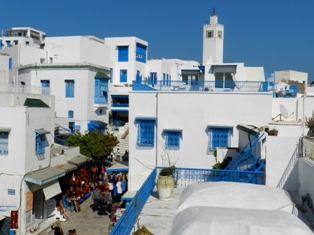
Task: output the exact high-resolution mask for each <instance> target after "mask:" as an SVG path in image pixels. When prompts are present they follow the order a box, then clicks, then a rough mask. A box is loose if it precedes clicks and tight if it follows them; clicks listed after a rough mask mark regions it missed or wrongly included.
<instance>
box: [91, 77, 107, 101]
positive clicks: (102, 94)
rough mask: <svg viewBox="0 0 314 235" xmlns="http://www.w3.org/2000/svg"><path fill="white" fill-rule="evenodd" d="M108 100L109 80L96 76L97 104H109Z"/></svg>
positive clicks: (95, 99) (95, 98)
mask: <svg viewBox="0 0 314 235" xmlns="http://www.w3.org/2000/svg"><path fill="white" fill-rule="evenodd" d="M107 100H108V80H107V79H103V78H95V95H94V103H95V104H107Z"/></svg>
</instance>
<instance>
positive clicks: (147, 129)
mask: <svg viewBox="0 0 314 235" xmlns="http://www.w3.org/2000/svg"><path fill="white" fill-rule="evenodd" d="M136 121H137V124H138V128H137V145H138V146H141V147H154V142H155V122H156V120H155V119H145V118H143V119H141V118H138V119H137V120H136Z"/></svg>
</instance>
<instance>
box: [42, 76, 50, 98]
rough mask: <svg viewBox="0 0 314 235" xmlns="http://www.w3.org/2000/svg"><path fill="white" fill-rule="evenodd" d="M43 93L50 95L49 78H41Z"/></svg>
mask: <svg viewBox="0 0 314 235" xmlns="http://www.w3.org/2000/svg"><path fill="white" fill-rule="evenodd" d="M40 83H41V94H42V95H50V81H49V80H41V81H40Z"/></svg>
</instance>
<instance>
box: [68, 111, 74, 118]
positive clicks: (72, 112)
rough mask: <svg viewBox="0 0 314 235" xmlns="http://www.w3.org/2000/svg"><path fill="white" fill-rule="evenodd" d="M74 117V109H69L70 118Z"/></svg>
mask: <svg viewBox="0 0 314 235" xmlns="http://www.w3.org/2000/svg"><path fill="white" fill-rule="evenodd" d="M73 117H74V111H73V110H68V118H73Z"/></svg>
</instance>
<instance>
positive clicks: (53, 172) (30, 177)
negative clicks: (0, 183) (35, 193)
mask: <svg viewBox="0 0 314 235" xmlns="http://www.w3.org/2000/svg"><path fill="white" fill-rule="evenodd" d="M64 175H65V171H64V170H62V169H59V168H55V167H49V168H46V169H42V170H38V171H34V172H31V173H28V174H27V175H26V176H25V178H24V180H25V181H26V182H29V183H32V184H38V185H45V184H47V183H50V182H52V181H55V180H56V179H58V178H60V177H62V176H64Z"/></svg>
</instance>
